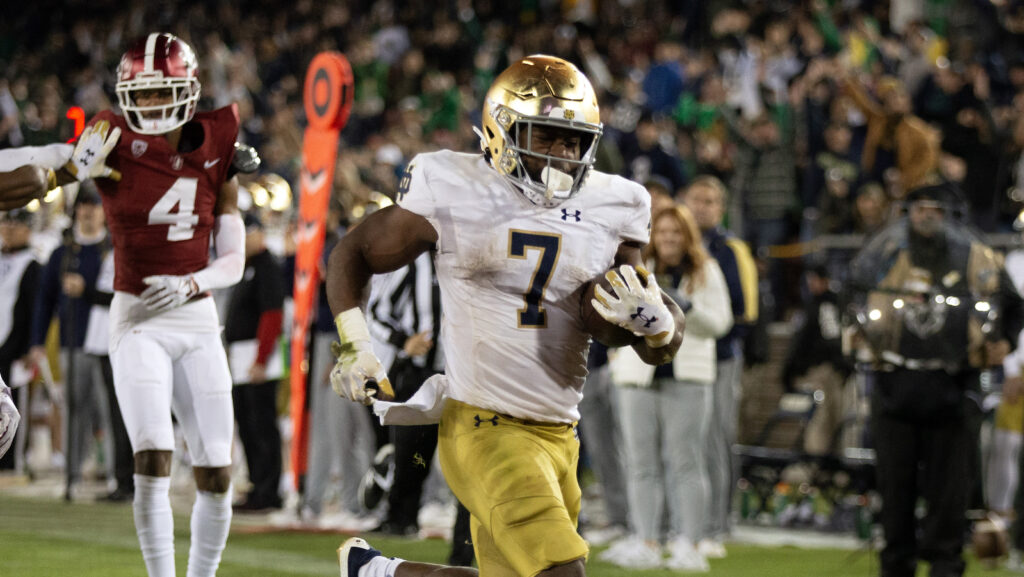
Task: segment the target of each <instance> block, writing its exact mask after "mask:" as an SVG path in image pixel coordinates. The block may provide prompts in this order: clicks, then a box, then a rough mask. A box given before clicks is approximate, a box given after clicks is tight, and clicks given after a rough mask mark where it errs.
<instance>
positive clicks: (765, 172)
mask: <svg viewBox="0 0 1024 577" xmlns="http://www.w3.org/2000/svg"><path fill="white" fill-rule="evenodd" d="M723 116H724V118H725V119H726V120H727V122H728V123H729V128H730V131H731V134H732V135H733V137H734V138H736V139H738V141H737V147H738V155H737V160H736V171H735V172H734V174H733V177H732V183H733V184H732V186H730V190H734V191H736V193H737V194H738V195H739V196H740V199H741V204H742V209H741V210H742V213H741V215H738V216H740V218H741V223H742V230H743V237H744V240H746V241H747V242H748V243H750V245H751V246H752V247H753V249H754V252H755V254H757V255H758V258H762V259H765V264H764V266H765V275H764V276H765V278H766V280H767V281H768V284H769V286H770V292H771V295H772V297H773V302H774V303H775V310H774V317H775V318H769V319H764V320H766V321H771V320H776V319H777V318H781V317H782V316H783V314H784V313H785V310H786V308H787V305H788V299H787V296H786V294H787V292H786V287H785V284H784V283H783V272H782V264H781V263H780V262H779V260H778V259H776V258H773V257H771V256H769V253H768V251H769V249H770V247H775V246H779V245H782V244H785V243H786V242H788V241H789V239H790V238H791V236H792V233H793V227H792V226H791V222H792V220H793V217H794V216H795V215H798V214H799V211H800V201H799V198H798V197H797V190H796V170H795V158H796V157H795V149H794V142H793V131H792V126H786V125H784V123H783V122H781V121H780V120H779V119H778V118H776V117H775V116H773V115H772V114H771V113H769V112H767V111H766V112H762V113H761V114H760V115H758V116H757V117H756V118H754V119H753V120H752V121H751V122H750V123H749V125H747V124H742V125H741V124H740V123H739V120H738V119H737V118H736V116H735V114H733V113H732V111H730V110H727V109H723ZM765 312H766V314H767V311H765Z"/></svg>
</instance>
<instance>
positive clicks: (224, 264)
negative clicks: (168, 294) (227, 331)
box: [192, 212, 245, 292]
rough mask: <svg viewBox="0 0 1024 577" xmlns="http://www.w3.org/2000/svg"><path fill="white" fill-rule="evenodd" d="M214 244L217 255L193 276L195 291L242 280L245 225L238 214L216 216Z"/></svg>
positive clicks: (202, 290)
mask: <svg viewBox="0 0 1024 577" xmlns="http://www.w3.org/2000/svg"><path fill="white" fill-rule="evenodd" d="M213 243H214V247H215V249H216V251H217V258H215V259H213V261H211V262H210V264H209V265H208V266H207V267H206V268H204V269H203V270H201V271H199V272H197V273H195V274H193V275H192V279H193V280H194V281H195V283H196V288H197V292H205V291H208V290H211V289H218V288H224V287H229V286H231V285H233V284H235V283H237V282H238V281H240V280H242V273H244V272H245V225H243V224H242V218H241V217H240V216H238V213H234V212H229V213H225V214H221V215H219V216H218V217H217V220H216V221H215V223H214V227H213Z"/></svg>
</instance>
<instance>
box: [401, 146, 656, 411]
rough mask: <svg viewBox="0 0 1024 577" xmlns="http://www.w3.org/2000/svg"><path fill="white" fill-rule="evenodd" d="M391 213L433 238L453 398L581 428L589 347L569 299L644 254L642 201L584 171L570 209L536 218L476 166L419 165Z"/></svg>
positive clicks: (646, 200)
mask: <svg viewBox="0 0 1024 577" xmlns="http://www.w3.org/2000/svg"><path fill="white" fill-rule="evenodd" d="M398 203H399V204H400V205H401V206H402V207H403V208H405V209H406V210H409V211H411V212H415V213H417V214H420V215H422V216H424V217H426V218H427V220H429V221H430V223H431V224H432V225H433V226H434V228H435V229H436V230H437V234H438V242H437V248H438V250H437V255H436V257H435V258H436V269H437V276H438V282H439V284H440V288H441V310H443V311H444V320H443V331H442V335H443V336H442V342H443V347H444V350H445V354H446V360H447V365H446V372H447V375H448V381H449V393H448V395H449V396H450V397H451V398H454V399H456V400H459V401H462V402H464V403H468V404H470V405H474V406H477V407H481V408H485V409H489V410H493V411H496V412H499V413H504V414H508V415H512V416H514V417H519V418H523V419H530V420H536V421H544V422H572V421H576V420H578V419H579V411H578V410H577V408H576V406H577V405H578V404H579V401H580V399H581V398H582V389H583V381H584V379H585V378H586V375H587V351H588V347H589V338H590V337H589V335H588V334H587V333H586V332H585V331H584V330H583V325H582V321H581V319H580V297H581V293H580V292H578V289H579V288H580V287H581V286H582V285H583V284H584V283H585V282H587V281H588V280H590V279H592V278H593V277H595V276H597V275H598V274H599V273H602V272H604V271H606V270H608V269H609V268H611V266H612V264H613V263H614V259H615V254H616V252H617V250H618V248H619V245H620V244H621V243H623V242H634V243H638V244H641V245H643V244H646V243H647V242H648V239H649V237H650V196H649V195H648V193H647V191H646V190H645V189H644V188H643V187H641V186H640V185H638V184H636V183H633V182H630V181H628V180H626V179H624V178H621V177H618V176H612V175H608V174H604V173H600V172H596V171H592V172H591V174H590V176H589V178H588V179H587V181H586V184H585V185H584V187H583V189H582V190H581V191H580V192H579V194H577V195H576V196H575V197H573V198H571V199H569V200H566V201H565V202H563V203H562V204H560V205H559V206H557V207H554V208H544V207H540V206H537V205H535V204H533V203H531V202H530V201H529V200H527V199H526V198H525V197H524V196H523V195H522V194H520V193H519V192H518V191H517V190H516V189H514V188H513V187H512V185H511V184H509V183H508V182H507V181H505V180H504V179H503V178H502V177H501V176H500V175H499V174H498V173H497V172H496V171H495V170H494V169H492V168H491V167H490V166H489V165H488V164H487V162H486V161H485V160H484V158H483V156H482V155H479V154H463V153H456V152H451V151H441V152H434V153H428V154H420V155H418V156H417V157H416V158H414V159H413V160H412V162H411V163H410V164H409V167H408V169H407V171H406V174H405V176H404V177H403V179H402V183H401V190H400V191H399V195H398Z"/></svg>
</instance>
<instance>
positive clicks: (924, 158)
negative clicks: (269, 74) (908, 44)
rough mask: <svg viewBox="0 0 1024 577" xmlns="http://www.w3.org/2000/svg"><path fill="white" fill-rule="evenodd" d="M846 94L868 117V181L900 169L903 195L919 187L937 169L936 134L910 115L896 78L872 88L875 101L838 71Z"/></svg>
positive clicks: (849, 76) (865, 168) (864, 160)
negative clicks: (887, 171)
mask: <svg viewBox="0 0 1024 577" xmlns="http://www.w3.org/2000/svg"><path fill="white" fill-rule="evenodd" d="M840 78H842V86H843V89H844V90H845V92H846V94H847V95H849V96H850V97H851V98H852V99H853V101H854V103H855V104H856V106H857V107H858V108H859V109H860V111H861V112H862V113H863V114H864V115H865V116H867V137H866V141H865V143H864V150H863V152H862V154H861V169H862V170H863V171H864V173H865V176H866V177H867V178H870V179H873V180H878V181H881V180H883V178H884V176H883V175H884V174H885V171H886V169H888V168H890V167H895V168H898V169H899V183H900V188H901V189H902V190H903V191H908V190H911V189H913V188H916V187H919V186H921V185H923V184H924V183H925V179H926V178H927V177H928V176H930V175H931V174H932V173H933V172H934V171H935V170H936V169H937V168H938V161H939V138H940V137H939V134H938V133H937V132H936V131H935V130H934V129H933V128H931V127H930V126H928V125H927V124H926V123H925V122H924V121H923V120H921V118H919V117H917V116H915V115H914V113H913V109H912V108H911V103H910V96H909V95H908V94H907V90H906V88H904V86H903V84H902V83H901V82H900V81H899V80H898V79H896V78H893V77H884V78H882V79H881V80H880V81H879V82H878V85H877V86H876V88H875V95H876V97H877V98H878V100H875V99H874V98H872V97H871V96H869V95H868V92H867V90H866V88H865V87H864V85H863V84H862V83H861V82H860V81H859V80H858V79H856V78H855V77H854V76H853V75H852V74H849V73H847V72H845V69H843V68H840Z"/></svg>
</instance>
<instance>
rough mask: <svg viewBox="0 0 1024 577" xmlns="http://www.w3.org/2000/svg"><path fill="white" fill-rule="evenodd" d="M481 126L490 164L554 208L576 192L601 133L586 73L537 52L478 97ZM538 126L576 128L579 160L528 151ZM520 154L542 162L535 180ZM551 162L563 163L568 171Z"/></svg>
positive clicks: (536, 200)
mask: <svg viewBox="0 0 1024 577" xmlns="http://www.w3.org/2000/svg"><path fill="white" fill-rule="evenodd" d="M482 124H483V131H482V132H481V134H480V137H481V147H482V148H483V150H484V152H485V154H486V155H487V156H488V157H489V159H490V162H491V166H493V167H494V169H495V170H497V171H498V173H499V174H501V175H502V176H504V177H505V179H506V180H508V181H509V182H511V183H512V185H513V186H515V187H516V188H517V189H519V190H520V191H522V192H523V194H524V195H525V196H526V197H527V198H528V199H530V200H531V201H532V202H534V203H535V204H539V205H542V206H555V205H557V204H559V203H561V202H562V201H564V200H566V199H568V198H571V197H573V196H575V195H576V193H577V192H579V189H580V188H581V187H582V186H583V182H584V180H585V179H586V177H587V173H588V172H589V171H590V167H591V166H592V165H593V164H594V157H595V156H596V154H597V141H598V139H600V138H601V131H602V127H601V118H600V114H599V112H598V107H597V95H596V94H595V93H594V88H593V87H592V86H591V85H590V81H589V80H587V77H586V76H584V75H583V73H582V72H580V71H579V69H578V68H576V67H575V66H573V65H572V64H571V63H569V62H567V61H565V60H562V59H561V58H556V57H554V56H545V55H542V54H536V55H533V56H528V57H526V58H523V59H522V60H519V61H518V62H515V63H514V64H512V65H511V66H509V67H508V68H507V69H505V71H504V72H502V73H501V74H500V75H499V76H498V78H496V79H495V80H494V83H493V84H492V85H491V88H490V90H488V91H487V96H486V97H485V98H484V108H483V118H482ZM538 125H543V126H550V127H555V128H563V129H571V130H575V131H578V132H579V133H580V136H581V145H580V153H581V154H580V159H579V160H566V159H563V158H560V157H555V156H551V155H548V154H543V153H540V152H534V151H532V150H531V149H530V141H531V135H532V129H533V127H534V126H538ZM523 155H530V156H534V157H536V158H540V159H541V160H543V161H545V162H547V167H546V168H545V169H544V170H543V171H542V172H541V175H540V178H539V181H538V180H537V179H535V178H534V177H531V176H530V175H529V174H528V173H527V170H526V167H525V166H524V164H523ZM553 164H554V165H557V166H564V165H566V164H568V165H569V166H572V173H571V174H568V173H565V172H563V171H561V170H557V169H556V168H554V167H553Z"/></svg>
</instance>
